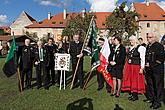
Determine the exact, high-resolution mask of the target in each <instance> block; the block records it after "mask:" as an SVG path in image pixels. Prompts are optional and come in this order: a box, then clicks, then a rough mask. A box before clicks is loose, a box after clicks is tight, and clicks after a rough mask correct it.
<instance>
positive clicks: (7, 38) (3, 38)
mask: <svg viewBox="0 0 165 110" xmlns="http://www.w3.org/2000/svg"><path fill="white" fill-rule="evenodd" d="M14 37H15V41H16V42H17V41H19V40H20V39H21V41H22V38H23V39H25V38H29V39H30V40H31V41H33V42H36V40H35V39H34V38H32V37H30V36H27V35H14ZM11 40H12V35H0V41H11Z"/></svg>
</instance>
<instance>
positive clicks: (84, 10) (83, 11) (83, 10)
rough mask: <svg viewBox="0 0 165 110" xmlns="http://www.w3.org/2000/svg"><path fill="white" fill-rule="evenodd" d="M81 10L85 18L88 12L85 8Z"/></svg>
mask: <svg viewBox="0 0 165 110" xmlns="http://www.w3.org/2000/svg"><path fill="white" fill-rule="evenodd" d="M81 12H82V17H83V18H84V17H85V13H86V9H85V8H83V9H82V11H81Z"/></svg>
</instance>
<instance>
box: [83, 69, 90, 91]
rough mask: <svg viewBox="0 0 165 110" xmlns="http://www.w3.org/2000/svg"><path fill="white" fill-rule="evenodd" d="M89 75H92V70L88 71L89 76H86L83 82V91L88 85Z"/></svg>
mask: <svg viewBox="0 0 165 110" xmlns="http://www.w3.org/2000/svg"><path fill="white" fill-rule="evenodd" d="M88 73H89V72H88ZM91 75H92V69H91V70H90V73H89V75H88V78H87V80H86V81H85V84H84V87H83V90H85V89H86V86H87V84H88V81H89V78H90V77H91Z"/></svg>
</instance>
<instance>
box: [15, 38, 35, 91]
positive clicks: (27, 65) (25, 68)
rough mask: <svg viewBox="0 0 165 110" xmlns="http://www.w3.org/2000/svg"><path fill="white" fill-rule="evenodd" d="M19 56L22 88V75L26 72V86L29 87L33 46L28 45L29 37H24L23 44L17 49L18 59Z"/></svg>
mask: <svg viewBox="0 0 165 110" xmlns="http://www.w3.org/2000/svg"><path fill="white" fill-rule="evenodd" d="M19 57H20V63H19V65H20V75H21V84H22V89H24V77H25V74H26V83H25V84H26V88H27V89H29V88H31V79H32V68H33V61H34V48H33V47H32V46H30V39H25V45H24V46H22V47H20V48H19V49H18V59H19Z"/></svg>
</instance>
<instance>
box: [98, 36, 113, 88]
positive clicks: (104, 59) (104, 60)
mask: <svg viewBox="0 0 165 110" xmlns="http://www.w3.org/2000/svg"><path fill="white" fill-rule="evenodd" d="M104 40H105V42H104V45H103V47H102V49H101V51H100V54H99V59H100V65H99V67H98V68H97V70H98V71H99V72H100V73H101V74H102V75H103V77H104V79H105V80H106V82H107V83H108V84H109V85H110V86H111V87H113V83H112V79H111V75H110V74H109V73H108V72H107V66H108V57H109V55H110V47H109V43H108V39H107V38H104Z"/></svg>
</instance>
